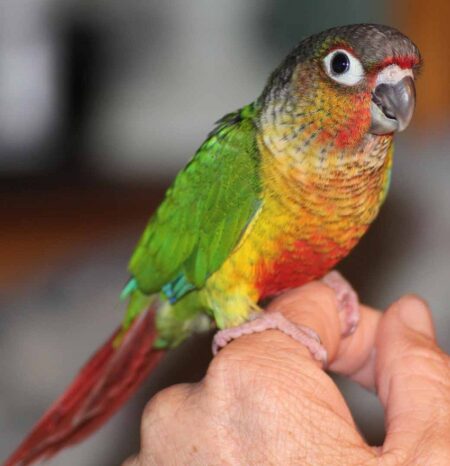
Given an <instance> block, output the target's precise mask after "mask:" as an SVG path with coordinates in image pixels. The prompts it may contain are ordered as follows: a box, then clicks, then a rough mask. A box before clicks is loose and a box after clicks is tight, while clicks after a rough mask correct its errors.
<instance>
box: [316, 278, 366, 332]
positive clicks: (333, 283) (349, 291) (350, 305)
mask: <svg viewBox="0 0 450 466" xmlns="http://www.w3.org/2000/svg"><path fill="white" fill-rule="evenodd" d="M321 281H322V283H324V284H325V285H327V286H329V287H330V288H331V289H332V290H333V291H334V292H335V293H336V298H337V300H338V305H339V317H340V320H341V328H342V336H344V337H346V336H348V335H351V334H352V333H353V332H354V331H355V330H356V327H357V326H358V322H359V317H360V313H359V300H358V295H357V294H356V291H355V290H354V289H353V288H352V286H351V285H350V283H349V282H348V281H347V280H346V279H345V278H344V277H343V276H342V275H341V274H340V273H339V272H337V271H336V270H333V271H331V272H329V273H327V274H326V275H325V276H324V277H323V278H322V280H321Z"/></svg>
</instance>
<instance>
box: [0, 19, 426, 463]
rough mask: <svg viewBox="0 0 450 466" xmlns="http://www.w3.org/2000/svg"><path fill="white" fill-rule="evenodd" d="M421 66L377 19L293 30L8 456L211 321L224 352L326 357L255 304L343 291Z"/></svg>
mask: <svg viewBox="0 0 450 466" xmlns="http://www.w3.org/2000/svg"><path fill="white" fill-rule="evenodd" d="M421 64H422V58H421V55H420V52H419V50H418V48H417V46H416V45H415V44H414V43H413V42H412V41H411V40H410V39H409V38H408V37H406V36H405V35H403V34H402V33H401V32H399V31H398V30H397V29H395V28H392V27H389V26H385V25H377V24H352V25H348V26H338V27H334V28H332V29H328V30H326V31H323V32H320V33H317V34H315V35H312V36H310V37H308V38H306V39H304V40H302V41H301V42H300V43H299V44H298V45H297V46H296V47H295V48H294V49H293V50H292V51H291V52H290V53H289V54H288V55H287V57H286V58H285V59H284V60H283V62H282V63H281V65H280V66H279V67H278V68H277V69H275V71H274V72H273V73H272V74H271V76H270V77H269V79H268V81H267V84H266V86H265V87H264V89H263V91H262V93H261V94H260V96H259V97H258V98H257V99H256V100H255V101H253V102H252V103H250V104H248V105H245V106H243V107H242V108H240V109H239V110H237V111H234V112H232V113H229V114H227V115H225V116H224V117H223V118H222V119H220V120H219V121H218V122H217V123H216V126H215V128H214V129H213V130H212V131H211V132H210V133H209V134H208V136H207V138H206V139H205V141H204V142H203V143H202V145H201V146H200V148H199V149H198V150H197V152H196V153H195V155H194V156H193V158H192V159H191V160H190V161H189V162H188V164H187V165H186V166H185V168H184V169H183V170H181V171H180V173H179V174H178V175H177V176H176V178H175V180H174V182H173V184H172V185H171V186H170V187H169V189H168V190H167V192H166V195H165V198H164V200H163V201H162V203H161V204H160V206H159V207H158V208H157V210H156V211H155V212H154V214H153V215H152V216H151V218H150V220H149V222H148V224H147V226H146V228H145V230H144V232H143V234H142V236H141V238H140V240H139V241H138V244H137V246H136V249H135V251H134V253H133V254H132V257H131V260H130V263H129V277H130V278H129V280H128V281H127V283H126V285H125V286H124V288H123V291H122V294H121V297H122V299H124V300H127V302H128V304H127V308H126V312H125V316H124V318H123V321H122V322H121V323H120V325H119V327H118V328H117V330H115V331H114V333H113V334H112V335H111V337H110V338H109V339H108V340H107V341H106V343H104V345H103V346H101V347H100V349H98V350H97V352H95V353H94V355H93V356H92V357H91V359H90V360H89V361H88V362H87V363H86V364H85V366H84V367H83V368H82V369H81V371H80V372H79V374H78V375H77V376H76V378H75V379H74V381H73V382H72V383H71V385H69V387H68V389H67V390H66V391H65V392H64V394H63V395H62V396H61V397H60V398H59V399H58V400H57V401H56V402H55V403H54V404H53V405H52V406H51V407H50V408H49V410H48V411H47V412H46V413H45V414H44V415H43V417H42V418H41V419H40V421H38V423H37V424H36V426H35V427H34V429H32V431H31V433H30V434H29V435H28V437H26V438H25V440H24V441H23V442H22V444H21V445H20V446H19V447H18V448H17V450H16V451H15V452H14V453H13V454H12V455H11V456H10V457H9V459H7V460H6V462H5V463H4V465H5V466H17V465H28V464H31V463H34V462H35V461H38V460H42V459H47V458H50V457H51V456H53V455H54V454H56V453H57V452H59V451H60V450H61V449H63V448H65V447H67V446H69V445H73V444H75V443H77V442H80V441H81V440H83V439H85V438H86V437H88V436H89V435H90V434H92V433H93V432H94V431H95V430H97V429H98V428H99V427H100V426H101V425H102V424H104V423H105V422H106V421H107V420H108V419H109V418H110V417H111V416H112V415H113V414H114V413H115V412H116V411H117V410H118V409H119V408H120V407H121V406H122V405H123V404H124V403H125V402H126V401H127V400H128V399H129V398H130V397H131V395H132V394H133V393H134V392H135V391H136V390H137V389H138V387H139V385H140V384H141V383H142V381H143V380H144V379H145V378H146V377H147V376H148V375H149V374H150V373H151V372H152V370H153V369H154V368H155V366H156V365H157V364H158V363H159V362H160V361H161V359H162V357H163V355H164V353H165V352H166V351H167V350H169V349H171V348H174V347H176V346H178V345H180V344H181V343H182V342H183V341H185V340H186V339H187V338H188V337H189V336H190V335H192V334H193V333H196V332H203V331H209V330H211V329H213V328H216V329H218V333H217V334H216V337H215V338H214V349H215V351H218V350H219V349H220V348H221V347H223V346H224V345H225V344H227V343H228V342H229V341H231V340H232V339H234V338H238V337H239V336H240V335H243V334H247V333H251V332H256V331H263V330H265V329H269V328H277V329H279V330H281V331H283V332H285V333H287V334H289V335H291V336H292V337H293V338H296V339H298V340H299V341H300V342H302V343H303V344H305V345H306V346H307V347H308V348H309V349H310V351H311V353H312V354H313V356H314V357H316V359H318V360H320V361H322V362H325V361H326V354H325V353H324V350H323V348H321V345H320V342H319V341H318V338H317V335H315V334H314V332H313V331H312V330H311V329H307V328H299V327H296V326H295V325H294V324H292V323H290V322H289V321H287V320H286V319H284V320H283V318H281V317H280V315H277V314H276V313H273V314H272V313H268V312H264V310H263V304H264V302H266V300H267V299H270V298H271V297H274V296H276V295H278V294H279V293H281V292H283V291H284V290H288V289H290V288H294V287H298V286H301V285H303V284H306V283H308V282H310V281H312V280H315V279H320V278H322V277H325V279H324V280H326V279H327V278H326V277H328V282H326V283H328V284H330V286H331V287H332V288H333V289H335V290H336V292H340V291H342V290H344V292H345V293H346V295H347V296H350V297H351V293H350V292H349V289H346V284H345V282H344V279H343V278H339V276H338V275H336V272H331V274H330V275H327V274H328V273H329V272H330V271H331V270H332V269H333V268H334V266H335V265H336V264H337V263H338V262H339V261H340V260H341V259H343V258H344V257H345V256H347V254H348V253H349V252H350V251H351V250H352V249H353V247H354V246H355V245H356V244H357V243H358V241H359V240H360V238H361V237H362V236H363V235H364V233H365V232H366V231H367V229H368V228H369V226H370V224H371V223H372V222H373V220H374V219H375V217H376V216H377V214H378V212H379V209H380V207H381V205H382V204H383V202H384V200H385V198H386V195H387V192H388V189H389V185H390V180H391V170H392V163H393V147H394V146H393V137H394V134H395V133H396V132H400V131H403V130H404V129H405V128H406V127H407V126H408V125H409V123H410V121H411V119H412V116H413V113H414V108H415V102H416V91H415V81H416V78H417V76H418V74H419V71H420V68H421ZM333 274H334V275H333ZM345 293H344V294H345ZM349 293H350V294H349ZM356 299H357V298H356ZM349 302H350V304H351V302H352V299H350V300H349ZM357 312H358V310H357V302H356V309H355V306H353V307H352V305H350V307H349V308H348V309H347V313H348V316H347V324H348V325H347V330H346V331H347V332H351V331H352V330H353V329H354V327H355V325H356V324H357V320H358V315H357Z"/></svg>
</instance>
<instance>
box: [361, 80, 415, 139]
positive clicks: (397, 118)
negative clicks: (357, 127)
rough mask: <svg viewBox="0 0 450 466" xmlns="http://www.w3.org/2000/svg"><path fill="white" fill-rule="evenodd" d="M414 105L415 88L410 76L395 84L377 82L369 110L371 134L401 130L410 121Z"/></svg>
mask: <svg viewBox="0 0 450 466" xmlns="http://www.w3.org/2000/svg"><path fill="white" fill-rule="evenodd" d="M415 105H416V88H415V86H414V80H413V78H411V77H410V76H406V77H404V78H403V79H402V80H400V81H399V82H398V83H395V84H386V83H383V84H379V85H378V86H377V87H376V88H375V90H374V91H373V93H372V102H371V104H370V112H371V116H372V123H371V126H370V132H371V133H373V134H389V133H393V132H394V131H403V130H404V129H405V128H406V127H407V126H408V125H409V122H410V121H411V118H412V116H413V113H414V107H415Z"/></svg>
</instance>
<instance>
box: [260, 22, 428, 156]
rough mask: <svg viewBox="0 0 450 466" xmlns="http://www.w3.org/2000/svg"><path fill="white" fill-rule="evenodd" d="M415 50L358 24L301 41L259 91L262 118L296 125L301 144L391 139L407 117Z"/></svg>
mask: <svg viewBox="0 0 450 466" xmlns="http://www.w3.org/2000/svg"><path fill="white" fill-rule="evenodd" d="M420 66H421V57H420V53H419V50H418V49H417V47H416V46H415V45H414V43H413V42H412V41H411V40H410V39H409V38H408V37H406V36H405V35H403V34H402V33H400V32H399V31H397V30H396V29H394V28H391V27H387V26H382V25H374V24H357V25H350V26H343V27H336V28H333V29H329V30H327V31H324V32H322V33H320V34H317V35H314V36H311V37H309V38H307V39H305V40H304V41H302V42H301V43H300V44H299V45H298V46H297V47H296V48H295V49H294V50H293V51H292V52H291V53H290V54H289V55H288V56H287V58H286V59H285V60H284V62H283V63H282V64H281V66H280V67H279V68H278V69H277V70H275V72H274V73H273V74H272V76H271V78H270V80H269V83H268V85H267V87H266V89H265V91H264V93H263V95H262V103H263V108H264V109H265V112H263V115H265V118H266V120H267V119H270V120H271V123H272V124H276V125H278V126H281V127H287V126H290V128H291V129H292V126H299V127H300V128H301V132H302V133H303V134H304V135H306V142H308V143H311V142H313V141H316V142H318V143H320V144H323V143H330V144H333V145H334V146H337V147H341V148H345V147H354V146H356V145H358V144H359V143H360V142H361V140H362V139H363V138H364V137H366V136H367V135H374V136H375V137H376V136H382V137H386V136H387V137H388V138H389V137H391V136H392V135H393V133H394V132H397V131H403V130H404V129H405V128H406V127H407V126H408V124H409V123H410V121H411V118H412V115H413V113H414V107H415V85H414V81H415V78H416V76H417V73H418V71H419V69H420Z"/></svg>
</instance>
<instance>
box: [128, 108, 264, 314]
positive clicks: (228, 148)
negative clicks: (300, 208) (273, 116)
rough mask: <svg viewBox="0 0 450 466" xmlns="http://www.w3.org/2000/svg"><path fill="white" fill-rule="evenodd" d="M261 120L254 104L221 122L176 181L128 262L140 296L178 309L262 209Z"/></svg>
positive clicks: (203, 281) (226, 255) (202, 283)
mask: <svg viewBox="0 0 450 466" xmlns="http://www.w3.org/2000/svg"><path fill="white" fill-rule="evenodd" d="M257 112H258V109H257V107H256V106H255V105H253V104H251V105H248V106H247V107H244V108H243V109H241V110H239V111H237V112H234V113H230V114H228V115H226V116H225V117H223V118H222V119H221V120H220V121H219V122H218V123H217V127H216V128H215V129H214V130H213V131H212V132H211V133H210V134H209V135H208V138H207V140H206V141H205V142H204V143H203V145H202V146H201V147H200V149H199V150H198V151H197V153H196V154H195V156H194V157H193V159H192V160H191V161H190V162H189V164H188V165H187V166H186V167H185V169H184V170H183V171H181V172H180V173H179V174H178V176H177V178H176V179H175V182H174V184H173V185H172V187H171V188H170V189H169V190H168V191H167V194H166V197H165V199H164V201H163V203H162V204H161V205H160V207H159V208H158V210H157V211H156V213H155V214H154V216H153V217H152V218H151V220H150V222H149V224H148V225H147V228H146V230H145V231H144V233H143V235H142V237H141V239H140V241H139V243H138V246H137V248H136V250H135V252H134V254H133V256H132V258H131V261H130V266H129V268H130V272H131V274H132V276H133V278H132V280H133V279H134V280H135V283H136V286H137V288H138V289H139V291H140V292H142V293H144V294H152V293H157V292H159V291H161V290H163V293H165V294H166V296H167V297H168V298H169V299H170V300H171V302H175V301H176V300H178V299H180V298H181V297H182V296H183V295H185V294H186V293H188V292H189V291H191V290H192V289H195V288H197V289H198V288H201V287H202V286H203V285H204V283H205V281H206V280H207V278H208V277H209V276H210V275H211V274H212V273H214V272H215V271H216V270H217V269H218V268H219V267H220V266H221V265H222V263H223V262H224V261H225V259H226V258H227V257H228V256H229V255H230V253H231V252H232V250H233V248H234V247H235V246H236V245H237V243H238V242H239V239H240V238H241V235H242V234H243V232H244V231H245V229H246V227H247V225H248V224H249V222H250V220H251V218H252V217H253V215H254V214H255V213H256V211H257V210H258V208H259V195H260V190H261V185H260V178H259V166H258V164H259V155H258V150H257V146H256V127H255V123H254V120H255V117H256V116H257ZM249 180H251V182H249ZM133 283H134V282H133ZM129 286H130V287H131V285H127V287H126V288H125V290H124V294H129V293H130V290H128V287H129ZM132 290H134V288H132V289H131V291H132ZM138 301H139V300H138ZM132 314H133V317H134V316H135V314H136V306H135V305H134V306H133V312H132ZM127 316H128V313H127Z"/></svg>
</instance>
